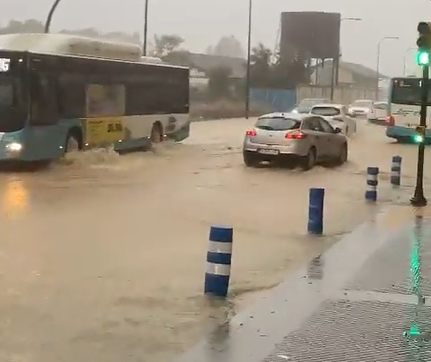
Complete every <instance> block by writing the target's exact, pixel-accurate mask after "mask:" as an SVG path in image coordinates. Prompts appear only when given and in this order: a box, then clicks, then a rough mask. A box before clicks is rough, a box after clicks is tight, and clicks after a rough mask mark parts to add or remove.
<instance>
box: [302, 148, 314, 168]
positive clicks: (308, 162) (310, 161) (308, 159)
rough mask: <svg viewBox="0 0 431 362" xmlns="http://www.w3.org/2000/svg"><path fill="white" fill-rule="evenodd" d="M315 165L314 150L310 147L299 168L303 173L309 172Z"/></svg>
mask: <svg viewBox="0 0 431 362" xmlns="http://www.w3.org/2000/svg"><path fill="white" fill-rule="evenodd" d="M315 165H316V149H315V148H314V147H311V148H310V150H309V151H308V154H307V156H304V157H303V159H302V164H301V168H302V169H303V170H304V171H308V170H311V169H312V168H313V167H314V166H315Z"/></svg>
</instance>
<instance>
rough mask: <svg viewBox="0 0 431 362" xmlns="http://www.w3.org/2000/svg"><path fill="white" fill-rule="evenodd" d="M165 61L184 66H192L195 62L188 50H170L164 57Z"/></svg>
mask: <svg viewBox="0 0 431 362" xmlns="http://www.w3.org/2000/svg"><path fill="white" fill-rule="evenodd" d="M162 59H163V60H164V61H165V62H168V63H170V64H175V65H180V66H183V67H191V66H192V65H193V64H192V62H191V61H190V52H188V51H187V50H177V51H173V52H170V53H169V54H167V55H165V56H164V57H162Z"/></svg>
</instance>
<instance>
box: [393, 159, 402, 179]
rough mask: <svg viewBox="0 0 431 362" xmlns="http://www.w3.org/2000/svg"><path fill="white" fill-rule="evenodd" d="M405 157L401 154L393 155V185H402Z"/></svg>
mask: <svg viewBox="0 0 431 362" xmlns="http://www.w3.org/2000/svg"><path fill="white" fill-rule="evenodd" d="M402 160H403V158H402V157H401V156H393V157H392V165H391V184H392V185H393V186H400V185H401V162H402Z"/></svg>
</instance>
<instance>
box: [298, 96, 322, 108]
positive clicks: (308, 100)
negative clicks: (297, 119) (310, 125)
mask: <svg viewBox="0 0 431 362" xmlns="http://www.w3.org/2000/svg"><path fill="white" fill-rule="evenodd" d="M325 102H326V100H325V99H323V98H305V99H303V100H302V101H301V102H300V103H299V106H298V107H312V106H314V105H315V104H319V103H325Z"/></svg>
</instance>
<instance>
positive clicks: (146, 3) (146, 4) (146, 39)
mask: <svg viewBox="0 0 431 362" xmlns="http://www.w3.org/2000/svg"><path fill="white" fill-rule="evenodd" d="M148 1H149V0H145V10H144V44H143V46H142V54H143V55H144V56H146V55H147V47H148V44H147V42H148Z"/></svg>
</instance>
